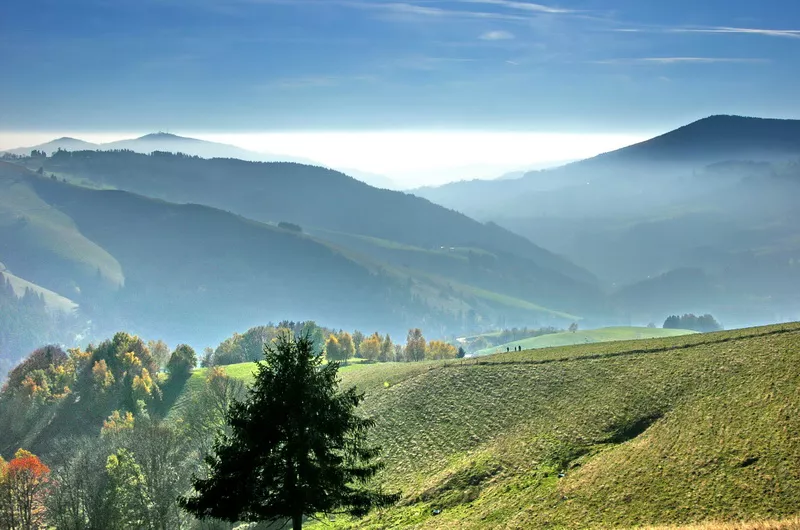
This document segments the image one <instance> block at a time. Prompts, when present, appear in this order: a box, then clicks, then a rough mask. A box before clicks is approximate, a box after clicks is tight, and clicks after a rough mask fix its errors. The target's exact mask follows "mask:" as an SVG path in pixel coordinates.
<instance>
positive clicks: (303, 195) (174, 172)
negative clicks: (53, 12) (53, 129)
mask: <svg viewBox="0 0 800 530" xmlns="http://www.w3.org/2000/svg"><path fill="white" fill-rule="evenodd" d="M26 163H27V164H28V167H31V168H32V169H38V167H43V168H44V170H45V171H48V172H55V173H56V174H59V175H61V174H64V175H67V176H71V177H73V178H79V179H84V180H85V181H88V182H91V183H93V184H94V185H100V186H108V187H114V188H118V189H123V190H128V191H133V192H136V193H140V194H143V195H147V196H149V197H155V198H159V199H164V200H168V201H172V202H180V203H186V202H191V203H197V204H206V205H209V206H213V207H216V208H221V209H224V210H228V211H231V212H235V213H237V214H240V215H243V216H245V217H248V218H250V219H255V220H258V221H289V222H292V223H297V224H299V225H301V226H314V227H319V228H325V229H328V230H335V231H341V232H347V233H353V234H360V235H365V236H371V237H378V238H383V239H387V240H391V241H396V242H399V243H403V244H408V245H414V246H418V247H422V248H428V249H431V248H436V249H438V248H440V247H475V248H479V249H484V250H487V251H490V252H494V253H500V254H509V255H513V256H518V257H521V258H524V259H527V260H531V261H532V262H533V263H532V264H531V265H532V266H536V267H541V268H544V269H548V270H551V271H555V272H557V273H558V274H560V275H564V276H567V277H569V278H573V279H576V280H579V281H581V282H585V283H588V284H592V283H594V282H595V279H594V277H593V276H592V275H591V274H590V273H589V272H587V271H586V270H585V269H582V268H580V267H577V266H575V265H574V264H572V263H570V262H569V261H568V260H566V259H563V258H561V257H560V256H557V255H555V254H553V253H551V252H548V251H547V250H544V249H542V248H540V247H538V246H536V245H534V244H533V243H532V242H530V241H529V240H527V239H525V238H524V237H521V236H518V235H516V234H513V233H512V232H510V231H508V230H505V229H503V228H501V227H499V226H497V225H494V224H491V223H489V224H482V223H479V222H477V221H474V220H473V219H470V218H469V217H467V216H465V215H462V214H460V213H457V212H454V211H452V210H448V209H446V208H443V207H441V206H439V205H436V204H433V203H431V202H429V201H427V200H425V199H421V198H419V197H416V196H413V195H409V194H404V193H401V192H396V191H390V190H381V189H377V188H373V187H371V186H368V185H366V184H364V183H362V182H360V181H358V180H356V179H353V178H351V177H348V176H347V175H345V174H343V173H339V172H337V171H333V170H329V169H324V168H320V167H315V166H308V165H302V164H294V163H258V162H246V161H242V160H236V159H210V160H207V159H202V158H198V157H189V156H185V155H180V154H169V153H160V152H156V153H153V154H152V155H142V154H137V153H133V152H130V151H106V152H104V151H78V152H66V151H60V152H57V153H54V155H53V156H52V157H50V158H39V159H33V160H28V161H27V162H26Z"/></svg>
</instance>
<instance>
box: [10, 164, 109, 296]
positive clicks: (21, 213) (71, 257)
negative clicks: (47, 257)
mask: <svg viewBox="0 0 800 530" xmlns="http://www.w3.org/2000/svg"><path fill="white" fill-rule="evenodd" d="M27 175H30V173H28V172H27V171H25V170H24V169H22V168H20V167H19V166H15V165H13V164H9V163H8V162H0V230H2V232H5V234H6V237H15V238H18V239H19V240H21V241H24V242H25V244H27V245H29V246H30V248H31V252H36V253H52V255H54V256H55V257H57V258H58V259H61V260H65V261H67V262H69V263H71V264H74V265H75V266H78V267H80V268H82V269H84V270H85V271H86V272H87V273H90V274H93V273H95V271H97V270H98V269H99V270H100V271H101V273H102V274H103V276H104V277H105V278H107V279H109V280H111V281H112V282H114V283H116V284H121V283H123V282H124V279H125V278H124V275H123V273H122V267H121V266H120V264H119V262H117V260H115V259H114V257H113V256H111V255H110V254H109V253H108V252H106V251H105V250H104V249H103V248H101V247H100V246H99V245H97V244H96V243H94V242H93V241H91V240H89V239H88V238H86V237H85V236H84V235H83V234H82V233H81V232H80V230H79V229H78V228H77V226H76V225H75V223H74V222H73V221H72V219H70V218H69V217H68V216H67V215H65V214H64V213H62V212H60V211H58V210H57V209H55V208H53V207H52V206H50V205H49V204H47V203H46V202H45V201H43V200H42V199H41V198H40V197H39V196H38V195H37V194H36V192H35V191H34V190H33V189H31V187H30V186H29V185H28V183H27V181H25V180H24V179H25V178H27ZM2 232H0V233H2ZM9 258H10V256H8V257H7V258H6V259H9ZM11 263H12V261H11V260H9V261H8V262H7V265H9V267H10V268H12V270H13V267H12V265H11Z"/></svg>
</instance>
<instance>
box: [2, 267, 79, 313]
mask: <svg viewBox="0 0 800 530" xmlns="http://www.w3.org/2000/svg"><path fill="white" fill-rule="evenodd" d="M3 279H6V280H8V282H9V283H10V284H11V288H12V289H14V294H16V295H17V296H18V297H22V296H23V295H24V294H25V291H26V290H28V289H30V290H32V291H33V292H34V293H36V294H38V295H40V296H41V297H42V299H43V300H44V303H45V304H46V305H47V308H48V309H50V310H57V311H63V312H65V313H69V312H70V311H73V310H75V309H77V307H78V304H76V303H75V302H73V301H72V300H70V299H69V298H65V297H63V296H61V295H60V294H58V293H55V292H53V291H51V290H49V289H45V288H44V287H42V286H40V285H36V284H35V283H31V282H29V281H27V280H25V279H23V278H20V277H19V276H15V275H13V274H11V273H10V272H8V271H4V270H0V281H2V280H3Z"/></svg>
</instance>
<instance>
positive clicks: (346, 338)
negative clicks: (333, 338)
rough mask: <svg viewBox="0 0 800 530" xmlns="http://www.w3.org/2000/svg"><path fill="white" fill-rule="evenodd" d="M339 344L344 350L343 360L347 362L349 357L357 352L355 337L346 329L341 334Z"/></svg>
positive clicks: (342, 350)
mask: <svg viewBox="0 0 800 530" xmlns="http://www.w3.org/2000/svg"><path fill="white" fill-rule="evenodd" d="M339 346H340V347H341V352H342V361H344V362H347V359H349V358H351V357H353V356H354V355H355V354H356V346H355V343H354V342H353V337H352V336H351V335H350V334H349V333H348V332H346V331H344V332H342V333H341V334H340V335H339Z"/></svg>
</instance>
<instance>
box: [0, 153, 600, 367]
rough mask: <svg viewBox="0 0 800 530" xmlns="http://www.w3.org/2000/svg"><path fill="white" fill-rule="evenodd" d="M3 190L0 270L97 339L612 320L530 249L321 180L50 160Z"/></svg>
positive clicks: (323, 176) (441, 211) (216, 165)
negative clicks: (293, 325)
mask: <svg viewBox="0 0 800 530" xmlns="http://www.w3.org/2000/svg"><path fill="white" fill-rule="evenodd" d="M25 166H29V167H25ZM0 186H2V187H3V188H4V191H3V193H2V195H0V256H2V262H3V263H4V264H5V267H7V269H8V272H9V273H10V274H13V275H14V276H15V277H16V278H19V279H20V280H22V281H25V282H28V284H30V285H32V286H34V287H35V288H38V289H39V290H40V292H42V293H45V292H46V293H51V292H52V293H55V294H57V295H60V296H62V297H64V298H65V299H66V300H67V302H68V303H73V304H77V305H78V310H77V311H78V312H79V314H80V315H81V316H82V318H84V319H86V320H87V321H91V322H92V324H93V326H94V328H95V333H99V334H102V333H105V334H108V333H110V332H112V331H113V330H114V329H122V328H124V329H130V330H132V331H134V332H137V333H140V334H142V335H144V336H148V337H162V338H164V339H166V340H168V341H170V342H173V343H175V342H191V343H192V344H194V345H196V346H197V347H202V346H204V345H211V344H215V343H216V341H219V340H221V339H222V338H224V337H225V336H227V335H229V334H230V332H231V331H232V330H233V329H238V328H241V327H247V326H252V325H257V324H263V323H265V322H267V321H280V320H283V319H296V320H300V319H315V320H318V321H320V322H324V323H326V324H327V325H330V326H336V327H341V328H346V329H353V328H363V329H378V330H381V331H383V332H390V333H392V334H393V335H394V336H398V335H402V334H404V332H405V330H407V329H408V328H409V327H414V326H424V327H426V328H428V329H435V330H437V333H440V334H450V335H452V334H455V333H460V332H461V331H462V330H464V329H470V328H474V327H475V326H479V327H485V326H488V325H497V324H498V323H508V324H510V325H517V324H519V325H522V324H524V323H531V322H539V323H542V324H548V325H549V324H561V325H565V324H566V323H568V322H571V321H573V320H576V319H580V318H596V317H599V316H600V315H602V314H603V313H604V312H605V307H604V304H605V301H604V296H603V293H602V291H601V289H600V287H599V286H598V285H597V280H596V278H595V277H594V276H593V275H592V274H591V273H589V272H588V271H586V270H584V269H582V268H580V267H577V266H575V265H573V264H571V263H570V262H569V261H567V260H565V259H563V258H561V257H560V256H557V255H555V254H553V253H551V252H548V251H546V250H544V249H542V248H540V247H537V246H536V245H534V244H532V243H531V242H530V241H528V240H526V239H525V238H523V237H521V236H518V235H516V234H513V233H511V232H509V231H508V230H506V229H503V228H501V227H499V226H497V225H495V224H492V223H488V224H482V223H479V222H477V221H474V220H472V219H470V218H468V217H466V216H464V215H463V214H459V213H457V212H454V211H451V210H448V209H446V208H443V207H441V206H438V205H435V204H433V203H431V202H429V201H427V200H425V199H420V198H418V197H415V196H413V195H409V194H405V193H401V192H395V191H389V190H381V189H377V188H373V187H370V186H368V185H366V184H364V183H362V182H360V181H358V180H355V179H353V178H351V177H348V176H347V175H344V174H342V173H339V172H336V171H333V170H329V169H325V168H320V167H314V166H308V165H301V164H296V163H256V162H247V161H241V160H236V159H220V158H215V159H203V158H200V157H195V156H188V155H184V154H171V153H165V152H155V153H153V154H151V155H145V154H139V153H134V152H132V151H127V150H112V151H95V150H91V151H74V152H71V151H65V150H61V151H56V152H55V153H54V154H53V155H52V156H50V157H43V156H35V157H26V158H14V159H10V160H9V161H5V162H2V163H0ZM50 298H52V296H51V297H50ZM20 354H22V352H19V353H18V355H20Z"/></svg>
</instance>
